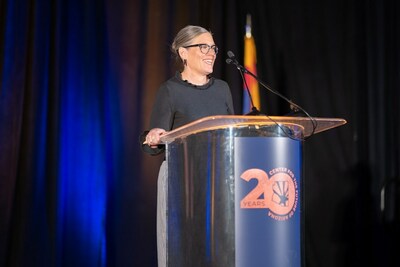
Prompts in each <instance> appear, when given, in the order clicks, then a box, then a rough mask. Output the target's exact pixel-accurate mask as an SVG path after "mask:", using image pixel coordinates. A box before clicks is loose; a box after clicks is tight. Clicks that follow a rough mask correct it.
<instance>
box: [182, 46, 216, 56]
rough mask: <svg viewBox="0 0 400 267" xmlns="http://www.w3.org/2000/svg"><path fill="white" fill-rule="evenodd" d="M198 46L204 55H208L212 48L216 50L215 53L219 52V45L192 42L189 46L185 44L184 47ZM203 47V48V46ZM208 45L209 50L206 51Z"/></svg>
mask: <svg viewBox="0 0 400 267" xmlns="http://www.w3.org/2000/svg"><path fill="white" fill-rule="evenodd" d="M196 46H198V47H199V48H200V52H201V53H203V54H204V55H207V54H208V52H210V50H211V49H212V50H214V53H215V54H218V46H216V45H208V44H192V45H187V46H183V48H189V47H196ZM202 47H203V48H202ZM205 47H207V52H206V53H204V52H203V49H204V48H205Z"/></svg>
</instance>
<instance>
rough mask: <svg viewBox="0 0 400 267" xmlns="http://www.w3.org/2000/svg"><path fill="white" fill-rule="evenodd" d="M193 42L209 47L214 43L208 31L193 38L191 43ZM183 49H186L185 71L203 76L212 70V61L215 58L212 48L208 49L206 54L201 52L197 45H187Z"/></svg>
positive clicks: (193, 43)
mask: <svg viewBox="0 0 400 267" xmlns="http://www.w3.org/2000/svg"><path fill="white" fill-rule="evenodd" d="M195 44H207V45H209V46H210V47H211V46H213V45H215V43H214V39H213V38H212V35H211V34H210V33H203V34H201V35H199V36H197V37H196V38H194V39H193V40H192V42H191V45H195ZM185 49H186V50H187V54H186V60H187V66H186V69H185V70H186V71H189V72H191V73H192V74H194V75H204V76H206V75H208V74H211V73H212V72H213V67H214V61H215V58H216V54H215V51H214V49H209V51H208V53H207V54H204V53H202V52H201V49H200V47H198V46H194V47H188V48H185Z"/></svg>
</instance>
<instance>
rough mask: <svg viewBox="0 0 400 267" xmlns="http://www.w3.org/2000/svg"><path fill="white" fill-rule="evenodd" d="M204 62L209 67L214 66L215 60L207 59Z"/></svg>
mask: <svg viewBox="0 0 400 267" xmlns="http://www.w3.org/2000/svg"><path fill="white" fill-rule="evenodd" d="M204 62H205V63H206V64H208V65H212V64H213V60H211V59H205V60H204Z"/></svg>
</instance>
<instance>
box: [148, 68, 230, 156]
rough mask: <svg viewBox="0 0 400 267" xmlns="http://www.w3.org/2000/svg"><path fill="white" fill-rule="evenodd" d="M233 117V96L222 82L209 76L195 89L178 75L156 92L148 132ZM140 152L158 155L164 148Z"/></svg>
mask: <svg viewBox="0 0 400 267" xmlns="http://www.w3.org/2000/svg"><path fill="white" fill-rule="evenodd" d="M233 114H234V108H233V101H232V94H231V91H230V89H229V86H228V84H227V83H226V82H225V81H222V80H219V79H215V78H212V77H211V78H210V79H209V82H208V83H207V84H205V85H202V86H196V85H193V84H190V83H188V82H187V81H183V80H182V79H181V74H180V73H178V72H177V73H176V74H175V76H173V77H172V78H170V79H169V80H168V81H166V82H165V83H163V84H162V85H161V86H160V88H159V90H158V93H157V96H156V100H155V102H154V106H153V110H152V113H151V118H150V129H153V128H162V129H165V130H166V131H171V130H174V129H176V128H179V127H181V126H183V125H185V124H187V123H190V122H193V121H195V120H198V119H200V118H203V117H207V116H213V115H233ZM146 135H147V131H146V132H144V133H143V134H142V135H141V138H140V142H141V143H143V141H144V139H145V136H146ZM142 149H143V151H145V152H147V153H150V154H159V153H161V152H162V151H163V150H164V146H158V148H156V149H152V148H150V147H149V146H148V145H143V146H142Z"/></svg>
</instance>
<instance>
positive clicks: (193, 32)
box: [171, 25, 212, 70]
mask: <svg viewBox="0 0 400 267" xmlns="http://www.w3.org/2000/svg"><path fill="white" fill-rule="evenodd" d="M203 33H210V34H212V33H211V32H210V31H207V30H206V29H204V28H203V27H200V26H193V25H188V26H186V27H185V28H183V29H181V30H180V31H179V32H178V33H177V35H176V36H175V38H174V41H173V42H172V45H171V51H172V53H173V54H174V56H175V60H176V63H177V64H178V65H179V68H180V70H183V68H184V62H183V60H182V58H181V56H180V55H179V52H178V50H179V48H180V47H184V46H188V45H191V41H192V40H193V39H194V38H196V37H197V36H199V35H200V34H203Z"/></svg>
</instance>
